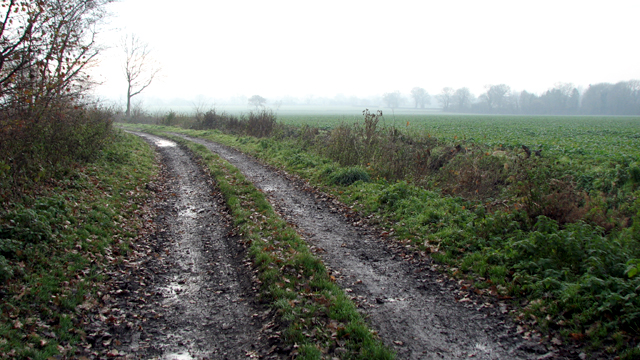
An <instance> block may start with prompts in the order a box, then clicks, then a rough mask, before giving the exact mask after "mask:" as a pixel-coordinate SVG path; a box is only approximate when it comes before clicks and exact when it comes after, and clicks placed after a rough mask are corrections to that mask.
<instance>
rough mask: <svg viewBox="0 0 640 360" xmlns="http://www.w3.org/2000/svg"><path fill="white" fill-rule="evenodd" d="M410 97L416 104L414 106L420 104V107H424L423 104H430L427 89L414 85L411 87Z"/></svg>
mask: <svg viewBox="0 0 640 360" xmlns="http://www.w3.org/2000/svg"><path fill="white" fill-rule="evenodd" d="M411 97H412V98H413V101H414V103H415V105H416V108H417V107H418V106H420V108H422V109H424V107H425V105H428V104H431V96H429V93H428V92H427V90H425V89H423V88H421V87H414V88H413V89H411Z"/></svg>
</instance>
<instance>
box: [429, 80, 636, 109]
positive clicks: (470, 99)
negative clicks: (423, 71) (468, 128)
mask: <svg viewBox="0 0 640 360" xmlns="http://www.w3.org/2000/svg"><path fill="white" fill-rule="evenodd" d="M436 98H437V99H438V101H439V102H440V104H441V105H442V108H443V110H444V111H449V112H469V113H483V114H533V115H536V114H539V115H551V114H553V115H640V81H639V80H630V81H621V82H619V83H617V84H609V83H600V84H595V85H589V87H588V88H587V89H586V90H585V91H584V92H582V93H581V92H580V91H579V90H578V88H576V87H574V86H573V84H558V85H556V87H554V88H553V89H550V90H548V91H546V92H544V93H543V94H542V95H536V94H533V93H530V92H527V91H521V92H515V91H511V88H510V87H509V86H507V85H505V84H499V85H491V86H487V91H486V92H485V93H483V94H481V95H480V96H479V97H478V98H477V99H476V98H475V97H474V96H473V94H471V92H470V91H469V89H468V88H461V89H457V90H454V89H452V88H444V89H443V90H442V92H441V93H440V94H439V95H436Z"/></svg>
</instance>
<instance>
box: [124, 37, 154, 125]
mask: <svg viewBox="0 0 640 360" xmlns="http://www.w3.org/2000/svg"><path fill="white" fill-rule="evenodd" d="M122 49H123V50H124V53H125V63H124V76H125V78H126V80H127V110H126V111H125V115H126V117H129V116H130V115H131V98H132V97H134V96H136V95H138V94H140V93H141V92H142V91H143V90H144V89H146V88H148V87H149V85H151V82H153V79H154V78H155V77H156V75H158V73H159V72H160V67H159V66H158V65H157V64H156V63H155V62H154V61H153V59H152V58H151V56H150V55H151V49H150V48H149V45H148V44H147V43H145V42H143V41H141V40H140V39H138V38H137V37H136V36H135V35H126V36H125V37H124V38H123V39H122Z"/></svg>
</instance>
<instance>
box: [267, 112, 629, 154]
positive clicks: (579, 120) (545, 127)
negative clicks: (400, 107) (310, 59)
mask: <svg viewBox="0 0 640 360" xmlns="http://www.w3.org/2000/svg"><path fill="white" fill-rule="evenodd" d="M383 113H384V119H383V120H382V122H381V123H380V125H382V126H395V127H398V128H401V129H404V130H407V131H409V132H414V131H426V132H427V133H429V134H430V135H432V136H434V137H437V138H440V139H449V140H451V141H452V142H455V141H456V140H460V141H467V142H472V143H478V144H484V145H489V146H491V147H496V148H498V147H500V146H504V147H508V148H509V147H519V146H521V145H527V146H529V147H532V148H536V149H538V148H541V149H543V150H544V151H545V152H547V151H548V152H551V153H553V154H554V155H566V156H568V157H572V156H573V155H579V156H593V157H594V158H601V157H603V156H604V157H609V156H632V157H634V158H635V159H636V160H637V159H638V154H639V153H640V117H601V116H518V115H446V114H433V115H415V114H411V115H407V114H397V115H395V116H394V115H391V112H390V111H383ZM278 121H279V122H281V123H283V124H289V125H309V126H315V127H320V128H325V129H328V128H334V127H336V126H338V125H340V124H342V123H354V122H358V121H362V115H360V114H358V115H353V114H348V115H345V114H342V115H335V114H322V113H309V114H302V113H298V114H281V115H278ZM594 160H595V159H594Z"/></svg>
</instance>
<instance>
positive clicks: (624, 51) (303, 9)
mask: <svg viewBox="0 0 640 360" xmlns="http://www.w3.org/2000/svg"><path fill="white" fill-rule="evenodd" d="M109 9H110V11H111V12H112V14H113V15H112V17H111V20H110V23H109V24H108V25H107V27H106V30H104V31H103V33H102V37H101V41H102V42H103V43H104V44H106V45H109V46H113V48H111V49H109V50H107V51H105V52H104V53H103V54H102V56H101V62H100V64H99V66H98V67H97V68H95V70H94V73H95V75H97V76H98V78H99V79H101V80H102V81H103V82H104V84H103V85H101V86H100V87H98V89H97V90H96V93H97V94H98V95H101V96H102V97H108V98H112V99H118V98H120V99H122V98H124V97H123V94H124V91H125V81H124V76H123V75H122V69H121V63H122V60H123V54H122V51H121V50H120V49H118V48H116V47H115V46H117V44H118V43H119V39H121V37H122V35H123V34H125V33H132V34H136V35H137V36H138V37H139V38H141V39H142V40H144V41H146V42H147V43H149V45H150V46H151V47H152V49H153V55H154V57H155V59H156V60H157V61H158V62H159V63H160V64H161V65H162V69H163V70H162V77H161V78H160V79H158V80H157V81H155V82H154V83H153V84H152V86H151V87H149V88H148V89H147V90H146V91H145V92H144V95H145V96H146V97H160V98H166V99H170V98H177V97H179V98H186V99H190V98H195V97H197V96H198V95H201V97H202V96H204V97H205V98H228V97H232V96H236V95H246V96H251V95H254V94H259V95H262V96H264V97H267V98H274V97H278V96H283V95H292V96H299V97H304V96H306V95H309V94H314V95H316V96H330V97H333V96H334V95H336V94H338V93H342V94H344V95H347V96H350V95H356V96H363V97H364V96H369V95H377V94H382V93H385V92H391V91H395V90H399V91H401V92H402V93H405V94H408V93H409V92H410V90H411V88H413V87H415V86H420V87H424V88H425V89H427V90H428V91H429V93H431V94H436V93H438V92H440V90H441V89H442V88H443V87H445V86H450V87H453V88H459V87H463V86H466V87H469V88H470V89H471V91H472V92H473V93H475V94H476V95H479V94H480V93H482V92H483V91H484V86H485V85H487V84H500V83H505V84H507V85H509V86H511V88H512V89H514V90H528V91H532V92H537V93H540V92H543V91H545V90H547V89H548V88H551V87H553V85H554V84H556V83H558V82H571V83H574V84H575V85H577V86H584V87H587V86H588V85H589V84H592V83H598V82H618V81H623V80H630V79H638V78H640V46H638V39H637V38H638V35H639V34H640V31H639V30H640V29H639V27H638V15H639V14H640V1H638V0H633V1H617V0H607V1H602V0H599V1H591V0H581V1H573V0H571V1H569V0H566V1H565V0H553V1H546V0H535V1H533V0H526V1H524V0H509V1H492V0H484V1H483V0H475V1H451V0H447V1H445V0H438V1H430V0H429V1H426V0H423V1H416V0H413V1H407V0H393V1H391V0H388V1H376V0H368V1H360V0H340V1H334V0H322V1H304V0H297V1H281V0H270V1H265V0H225V1H211V0H199V1H198V0H182V1H175V0H172V1H169V0H120V1H119V2H117V3H114V4H112V5H111V6H110V7H109Z"/></svg>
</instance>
